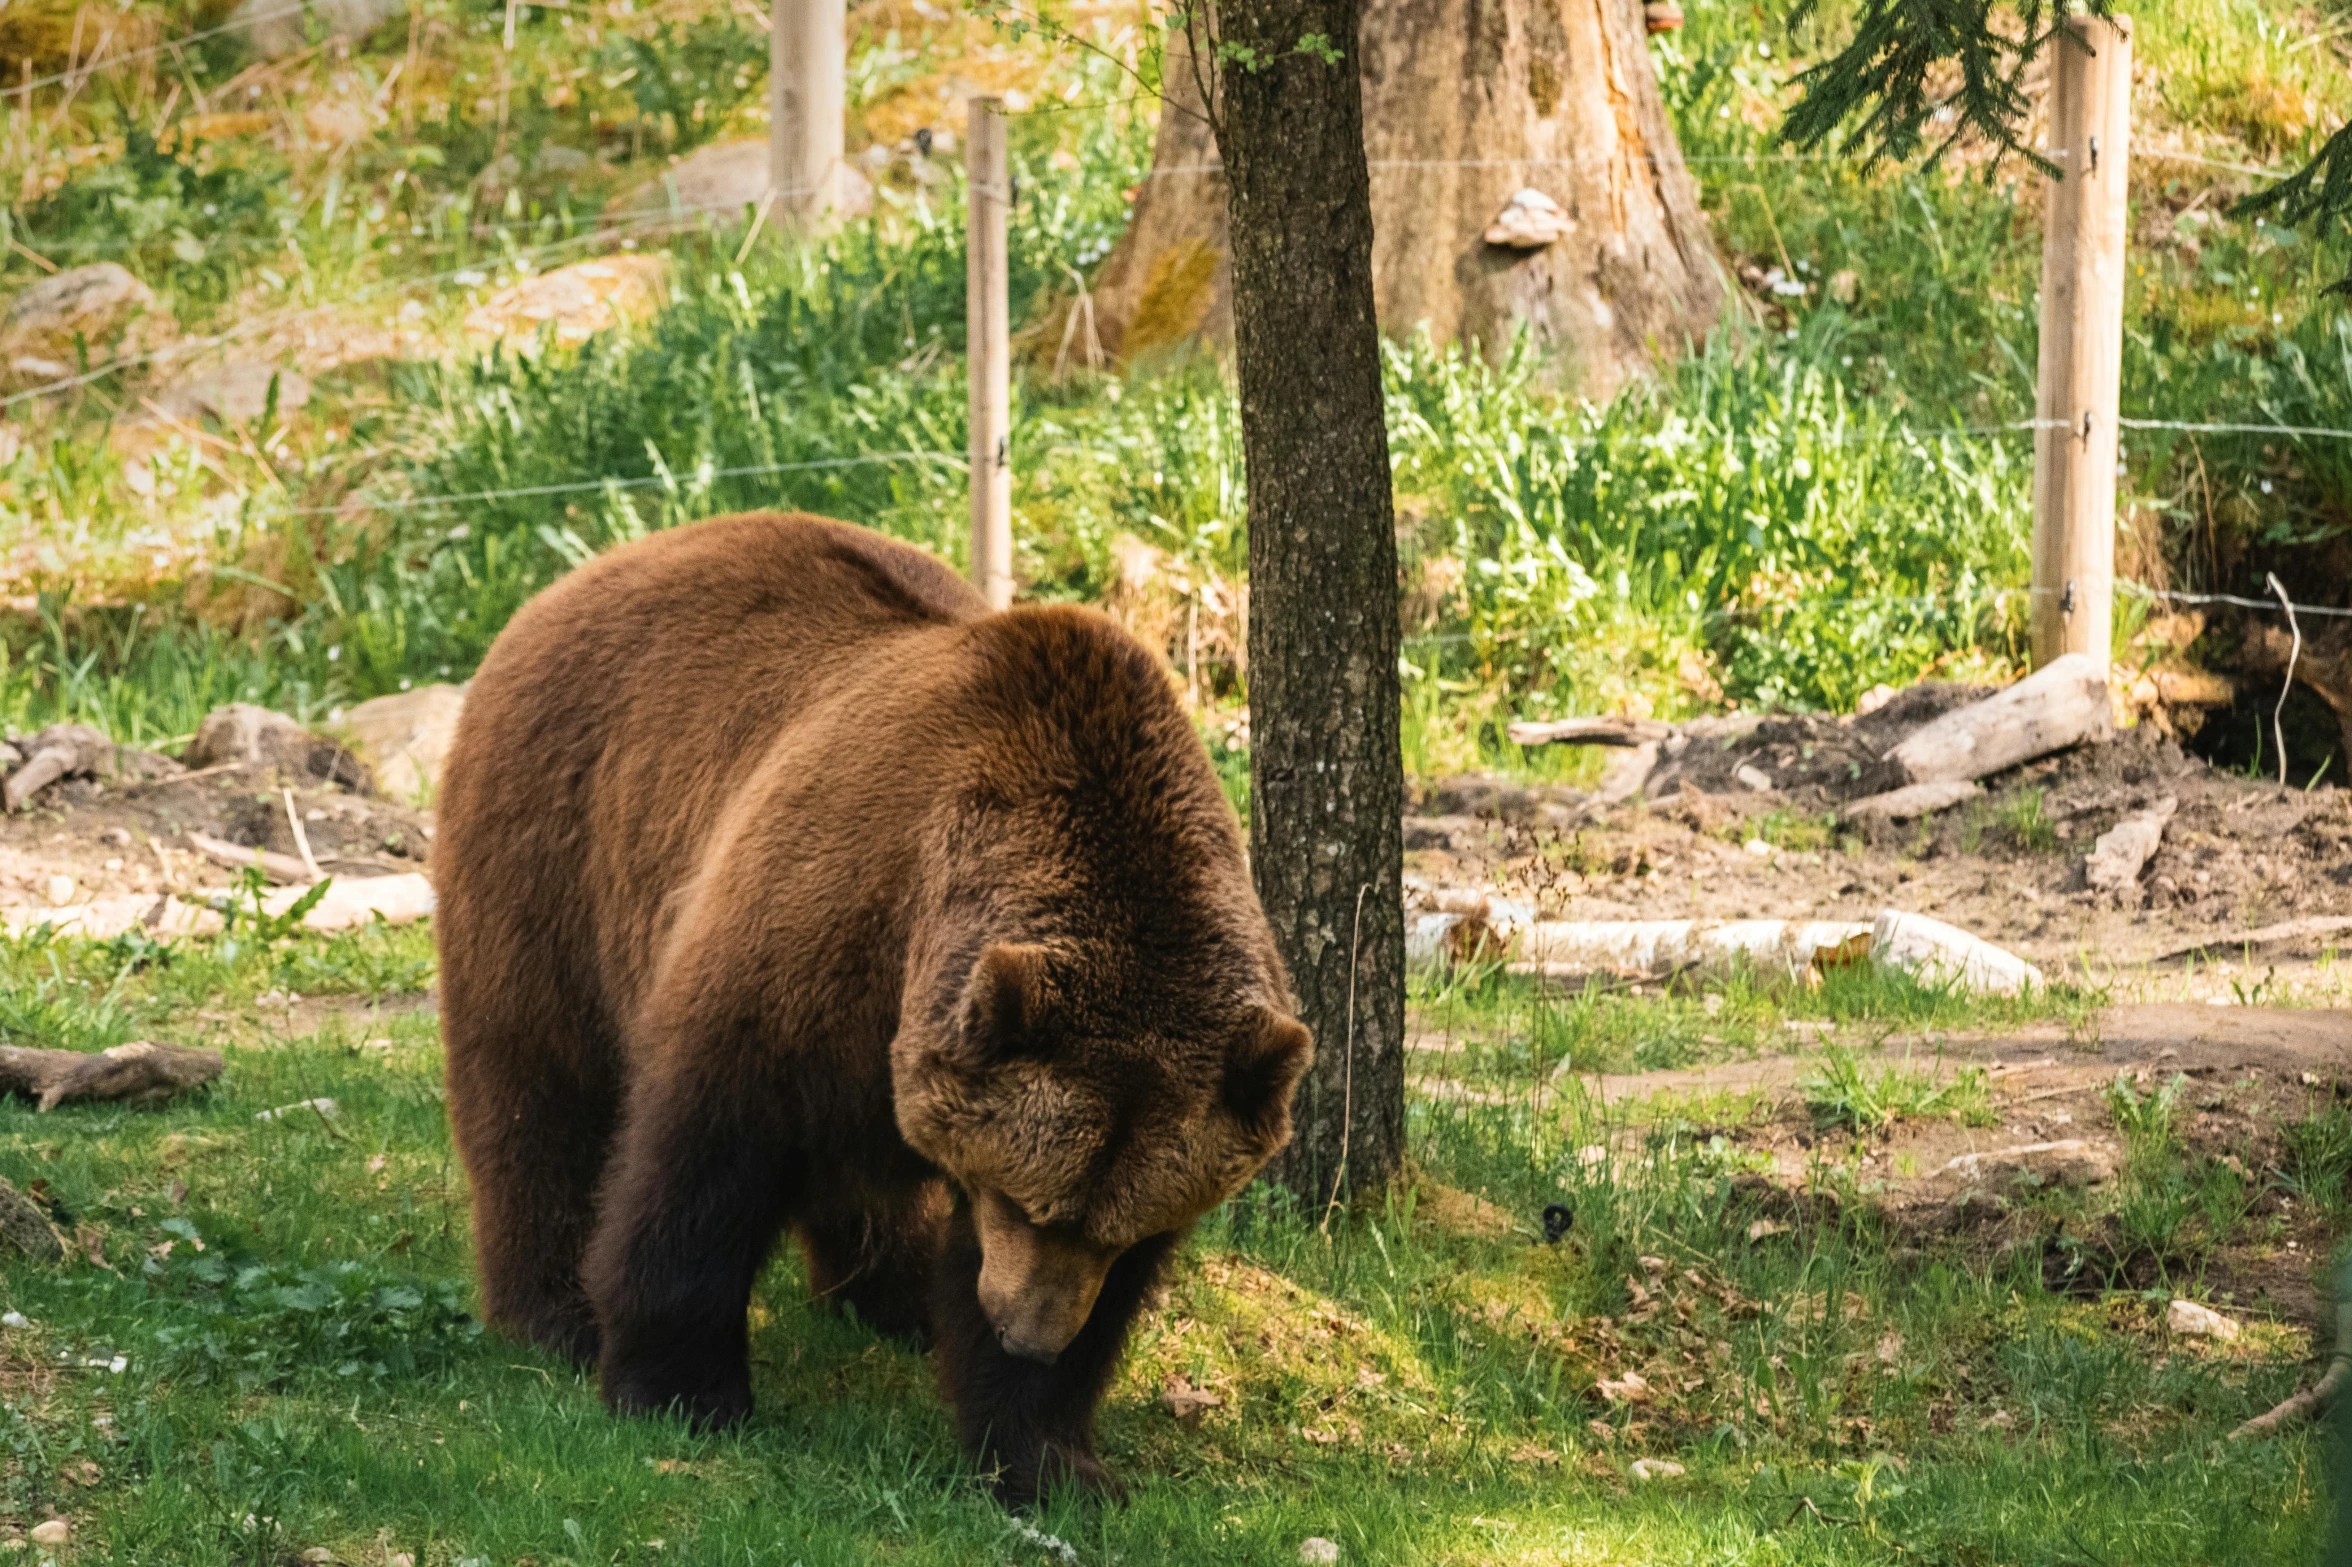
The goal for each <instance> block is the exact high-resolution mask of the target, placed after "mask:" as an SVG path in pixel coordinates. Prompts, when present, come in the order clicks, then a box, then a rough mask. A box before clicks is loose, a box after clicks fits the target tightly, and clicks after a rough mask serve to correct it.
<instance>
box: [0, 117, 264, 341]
mask: <svg viewBox="0 0 2352 1567" xmlns="http://www.w3.org/2000/svg"><path fill="white" fill-rule="evenodd" d="M284 193H285V186H284V182H283V180H282V179H281V178H279V177H278V176H277V175H276V173H275V172H274V171H272V170H269V169H266V168H263V167H260V166H258V165H257V164H254V163H250V162H232V161H226V160H224V159H223V158H222V157H221V156H220V155H219V154H218V153H217V152H216V151H215V149H214V148H212V147H211V146H210V145H204V146H199V147H198V148H197V149H196V150H195V151H194V152H192V153H188V154H185V155H183V154H181V153H180V152H178V151H166V150H164V149H163V148H162V147H161V146H159V145H158V144H157V142H156V140H155V138H154V137H153V136H151V135H149V134H148V133H147V132H145V131H143V130H132V131H131V132H130V133H129V134H128V135H126V136H125V137H124V144H123V151H122V155H121V156H120V157H118V158H111V159H108V160H105V161H103V162H99V163H93V164H90V165H88V166H86V167H84V168H83V169H81V170H80V171H79V172H77V173H76V174H75V175H74V176H73V177H72V178H71V179H69V180H67V181H66V182H65V183H64V184H63V185H60V186H59V187H58V188H57V189H56V190H54V191H51V192H50V193H49V194H48V195H46V196H44V197H42V198H41V200H39V201H37V202H35V203H33V204H32V205H31V206H30V207H28V208H26V209H25V210H24V211H23V213H22V215H21V217H20V219H19V221H20V222H22V224H23V225H24V232H25V234H26V236H27V243H29V244H31V245H32V246H33V248H35V249H36V250H41V251H43V252H44V253H47V254H52V255H54V256H56V257H58V258H59V259H63V260H71V261H74V262H84V261H118V262H120V263H122V264H123V265H124V266H125V267H128V268H129V269H130V270H131V271H132V272H134V273H136V274H138V275H140V276H142V277H145V278H149V279H160V278H163V277H167V276H168V277H169V278H170V279H171V283H172V287H173V289H174V290H175V291H176V292H178V293H180V294H183V295H185V296H187V297H188V298H190V299H192V300H195V301H198V302H200V303H205V304H217V303H219V302H221V301H222V300H225V299H227V298H228V297H229V296H230V295H231V294H233V293H234V292H236V290H237V288H238V286H239V284H240V283H241V282H242V281H243V278H244V275H245V266H244V259H245V258H246V257H247V256H249V255H251V254H253V250H252V246H251V243H250V242H251V241H253V240H255V239H257V238H273V237H275V236H276V235H278V233H279V232H280V229H281V214H280V211H279V202H280V200H281V198H282V196H283V194H284ZM0 221H5V220H4V219H0ZM284 222H285V223H286V224H291V222H292V216H291V214H290V213H288V214H286V215H285V217H284ZM241 242H242V243H241Z"/></svg>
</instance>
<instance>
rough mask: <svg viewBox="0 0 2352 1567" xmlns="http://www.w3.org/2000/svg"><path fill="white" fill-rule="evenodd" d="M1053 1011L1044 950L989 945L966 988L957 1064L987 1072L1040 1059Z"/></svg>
mask: <svg viewBox="0 0 2352 1567" xmlns="http://www.w3.org/2000/svg"><path fill="white" fill-rule="evenodd" d="M1051 1008H1052V1002H1051V1001H1050V1000H1049V999H1048V997H1047V994H1046V955H1045V949H1044V948H1043V947H1039V946H1034V945H1031V944H1029V943H1026V942H1010V941H998V942H991V943H990V944H989V945H988V946H987V947H986V948H984V949H983V950H982V951H981V953H980V960H979V961H978V962H977V963H974V964H973V965H972V977H971V978H970V979H969V980H967V981H966V982H965V984H964V1004H963V1009H962V1016H961V1018H960V1019H959V1024H958V1028H957V1039H956V1044H955V1047H954V1053H955V1057H956V1059H957V1060H958V1061H959V1062H960V1063H961V1064H963V1065H965V1066H971V1067H983V1066H988V1065H990V1064H992V1063H994V1062H998V1061H1004V1060H1009V1059H1010V1058H1012V1057H1014V1056H1024V1055H1037V1054H1041V1053H1042V1051H1043V1047H1044V1044H1045V1035H1046V1030H1047V1024H1048V1021H1049V1018H1048V1014H1049V1012H1050V1011H1051Z"/></svg>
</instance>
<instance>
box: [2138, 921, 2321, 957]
mask: <svg viewBox="0 0 2352 1567" xmlns="http://www.w3.org/2000/svg"><path fill="white" fill-rule="evenodd" d="M2345 935H2352V918H2346V917H2345V916H2343V915H2340V914H2314V915H2309V916H2307V917H2305V918H2303V919H2299V920H2282V921H2280V922H2279V923H2278V924H2276V925H2264V926H2261V927H2259V928H2258V929H2255V930H2241V931H2237V932H2234V933H2232V934H2230V935H2227V936H2208V937H2205V938H2204V939H2202V940H2199V941H2192V942H2190V943H2189V944H2188V945H2187V946H2185V947H2174V948H2173V949H2171V950H2170V951H2168V952H2159V953H2157V954H2156V956H2154V957H2153V958H2150V959H2149V960H2148V961H2149V962H2151V963H2170V962H2172V961H2173V960H2174V959H2176V958H2193V957H2195V956H2197V955H2198V954H2199V953H2203V952H2234V951H2237V950H2239V949H2241V948H2245V947H2267V946H2271V945H2274V944H2275V943H2278V942H2282V941H2302V940H2306V939H2308V938H2311V937H2320V936H2345Z"/></svg>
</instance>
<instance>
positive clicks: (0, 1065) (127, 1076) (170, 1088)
mask: <svg viewBox="0 0 2352 1567" xmlns="http://www.w3.org/2000/svg"><path fill="white" fill-rule="evenodd" d="M221 1066H222V1062H221V1056H220V1052H219V1051H217V1050H192V1049H189V1048H188V1047H187V1046H185V1045H158V1044H154V1043H151V1042H149V1041H147V1040H138V1041H135V1042H133V1043H131V1044H127V1045H116V1046H115V1047H114V1048H113V1049H111V1050H100V1051H97V1052H95V1053H90V1052H85V1051H80V1050H32V1049H28V1048H26V1047H24V1046H21V1045H0V1091H4V1092H7V1093H12V1094H22V1095H23V1096H24V1097H25V1098H27V1099H31V1100H34V1101H36V1102H37V1103H38V1105H39V1108H40V1110H41V1113H42V1114H44V1115H46V1114H48V1113H49V1112H50V1111H51V1110H54V1109H56V1108H57V1107H58V1106H59V1105H61V1104H65V1103H67V1102H69V1101H72V1100H77V1099H103V1100H112V1101H116V1102H120V1103H124V1104H143V1103H146V1102H149V1101H151V1100H157V1099H169V1098H171V1097H172V1096H173V1095H174V1094H178V1093H182V1092H185V1091H186V1090H188V1089H190V1088H194V1087H196V1086H197V1085H198V1084H200V1083H209V1082H211V1081H212V1080H213V1079H214V1078H216V1077H218V1076H220V1075H221Z"/></svg>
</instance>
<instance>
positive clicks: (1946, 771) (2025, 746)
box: [1885, 653, 2113, 789]
mask: <svg viewBox="0 0 2352 1567" xmlns="http://www.w3.org/2000/svg"><path fill="white" fill-rule="evenodd" d="M2112 705H2113V704H2112V700H2111V699H2110V697H2109V696H2108V693H2107V666H2106V664H2105V663H2104V662H2103V661H2101V660H2099V659H2096V658H2093V657H2092V656H2091V655H2090V654H2088V653H2069V654H2067V655H2065V656H2064V657H2062V658H2056V659H2052V660H2051V661H2050V662H2049V663H2047V664H2045V665H2043V666H2042V667H2041V668H2040V669H2037V670H2035V671H2034V672H2033V673H2032V674H2030V675H2028V676H2026V677H2025V678H2024V679H2023V680H2020V681H2018V682H2017V683H2016V684H2015V685H2013V686H2010V687H2009V688H2008V689H2006V690H2004V691H2001V692H1999V693H1998V694H1996V695H1993V696H1989V697H1987V698H1985V699H1984V700H1983V701H1981V702H1972V703H1970V704H1969V705H1968V706H1966V707H1963V708H1959V709H1956V710H1954V711H1952V712H1949V713H1946V714H1945V715H1944V716H1943V717H1941V718H1939V719H1936V720H1934V721H1933V722H1932V723H1928V724H1924V725H1922V726H1921V727H1920V728H1918V729H1916V730H1914V731H1912V733H1911V734H1910V736H1909V737H1908V738H1906V739H1905V740H1904V741H1903V742H1902V743H1901V744H1899V745H1897V746H1896V747H1895V748H1894V749H1892V750H1890V751H1888V752H1887V753H1886V757H1885V766H1886V769H1887V771H1888V772H1889V773H1891V774H1892V775H1893V776H1892V777H1891V779H1890V780H1889V783H1888V787H1889V788H1890V789H1891V788H1900V787H1901V786H1903V785H1905V784H1923V783H1940V782H1944V781H1947V780H1959V779H1976V778H1983V777H1986V776H1988V775H1990V774H1992V773H1997V772H2000V771H2002V770H2003V769H2005V768H2010V767H2015V766H2017V765H2018V764H2019V763H2021V762H2030V761H2032V760H2034V759H2035V758H2036V757H2041V756H2047V755H2049V754H2050V753H2051V752H2053V751H2063V750H2065V749H2067V748H2068V747H2070V746H2076V745H2080V744H2082V743H2083V742H2084V741H2085V740H2091V739H2096V738H2098V737H2101V736H2103V735H2105V734H2106V732H2107V727H2108V724H2109V722H2110V712H2111V709H2112Z"/></svg>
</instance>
